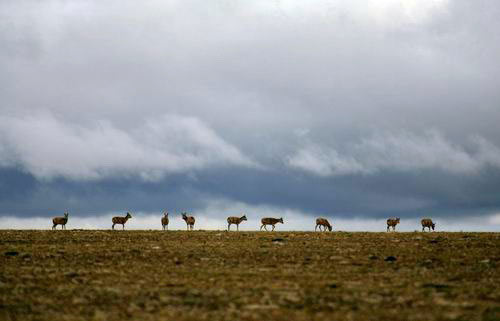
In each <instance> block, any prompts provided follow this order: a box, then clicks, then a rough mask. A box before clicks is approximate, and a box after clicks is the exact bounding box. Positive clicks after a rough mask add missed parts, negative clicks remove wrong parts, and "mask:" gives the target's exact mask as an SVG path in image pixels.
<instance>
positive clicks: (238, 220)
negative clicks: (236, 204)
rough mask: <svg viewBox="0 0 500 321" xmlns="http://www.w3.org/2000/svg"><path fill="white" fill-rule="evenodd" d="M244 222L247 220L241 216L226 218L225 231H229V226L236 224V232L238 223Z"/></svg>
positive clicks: (244, 216)
mask: <svg viewBox="0 0 500 321" xmlns="http://www.w3.org/2000/svg"><path fill="white" fill-rule="evenodd" d="M246 220H247V217H246V215H243V216H242V217H237V216H229V217H228V218H227V230H228V231H230V230H231V224H236V230H237V231H239V226H240V223H241V222H243V221H246Z"/></svg>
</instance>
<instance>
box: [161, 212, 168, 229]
mask: <svg viewBox="0 0 500 321" xmlns="http://www.w3.org/2000/svg"><path fill="white" fill-rule="evenodd" d="M161 226H163V230H164V231H165V227H167V231H168V212H165V213H163V217H162V218H161Z"/></svg>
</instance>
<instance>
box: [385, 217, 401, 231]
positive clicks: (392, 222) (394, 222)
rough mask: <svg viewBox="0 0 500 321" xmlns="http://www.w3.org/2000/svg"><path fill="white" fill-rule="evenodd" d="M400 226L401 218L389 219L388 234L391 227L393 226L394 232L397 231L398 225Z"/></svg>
mask: <svg viewBox="0 0 500 321" xmlns="http://www.w3.org/2000/svg"><path fill="white" fill-rule="evenodd" d="M398 224H399V217H396V218H389V219H387V232H389V230H390V228H391V226H392V230H393V231H395V230H396V225H398Z"/></svg>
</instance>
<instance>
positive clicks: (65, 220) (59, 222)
mask: <svg viewBox="0 0 500 321" xmlns="http://www.w3.org/2000/svg"><path fill="white" fill-rule="evenodd" d="M68 216H69V213H68V212H65V213H64V217H61V216H59V217H54V218H53V219H52V223H54V226H52V229H53V230H55V229H56V227H57V225H61V229H63V230H65V229H66V223H68Z"/></svg>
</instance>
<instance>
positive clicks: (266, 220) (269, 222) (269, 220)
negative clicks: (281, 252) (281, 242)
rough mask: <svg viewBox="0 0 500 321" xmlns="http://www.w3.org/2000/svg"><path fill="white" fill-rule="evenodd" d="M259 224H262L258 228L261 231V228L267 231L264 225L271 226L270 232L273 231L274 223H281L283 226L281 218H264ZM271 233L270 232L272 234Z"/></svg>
mask: <svg viewBox="0 0 500 321" xmlns="http://www.w3.org/2000/svg"><path fill="white" fill-rule="evenodd" d="M260 221H261V223H262V226H261V227H260V230H261V231H262V228H264V229H265V230H266V231H267V228H266V225H272V226H273V229H272V231H274V227H275V225H276V223H281V224H283V218H282V217H280V218H273V217H264V218H263V219H262V220H260ZM272 231H271V232H272Z"/></svg>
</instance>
